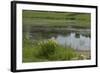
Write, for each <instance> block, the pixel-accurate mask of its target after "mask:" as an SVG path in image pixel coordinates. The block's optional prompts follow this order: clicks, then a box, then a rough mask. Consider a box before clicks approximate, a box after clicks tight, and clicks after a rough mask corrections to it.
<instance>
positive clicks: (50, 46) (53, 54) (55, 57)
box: [23, 39, 80, 62]
mask: <svg viewBox="0 0 100 73" xmlns="http://www.w3.org/2000/svg"><path fill="white" fill-rule="evenodd" d="M34 43H35V44H34ZM34 43H32V42H31V41H29V40H24V45H23V62H45V61H65V60H74V58H75V59H76V60H77V59H80V58H79V54H77V53H76V52H75V50H74V49H72V48H70V47H66V48H65V47H63V46H62V45H60V44H59V43H57V42H56V41H55V40H52V39H48V40H40V41H38V42H37V41H36V42H34Z"/></svg>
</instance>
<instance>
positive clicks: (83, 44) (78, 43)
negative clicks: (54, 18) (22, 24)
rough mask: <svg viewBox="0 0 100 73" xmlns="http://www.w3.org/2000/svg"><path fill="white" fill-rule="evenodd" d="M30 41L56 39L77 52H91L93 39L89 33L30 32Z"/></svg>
mask: <svg viewBox="0 0 100 73" xmlns="http://www.w3.org/2000/svg"><path fill="white" fill-rule="evenodd" d="M29 38H30V40H33V41H34V40H37V41H38V40H40V39H55V40H56V41H57V42H58V43H59V44H61V45H63V46H65V47H66V46H69V47H71V48H74V49H76V50H90V48H91V47H90V46H91V45H90V44H91V37H90V33H89V32H82V31H81V32H72V31H68V32H42V31H41V32H30V33H29Z"/></svg>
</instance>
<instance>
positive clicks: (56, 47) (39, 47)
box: [22, 10, 91, 63]
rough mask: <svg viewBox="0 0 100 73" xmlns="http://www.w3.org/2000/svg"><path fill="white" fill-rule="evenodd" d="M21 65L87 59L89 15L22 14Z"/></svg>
mask: <svg viewBox="0 0 100 73" xmlns="http://www.w3.org/2000/svg"><path fill="white" fill-rule="evenodd" d="M22 24H23V25H22V27H23V30H22V31H23V36H22V38H23V39H22V43H23V49H22V60H23V62H25V63H27V62H47V61H70V60H88V59H91V15H90V13H76V12H55V11H32V10H23V12H22Z"/></svg>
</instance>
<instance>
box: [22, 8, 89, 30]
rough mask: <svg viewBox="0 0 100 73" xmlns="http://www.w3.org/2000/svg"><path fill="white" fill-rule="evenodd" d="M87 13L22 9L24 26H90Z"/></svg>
mask: <svg viewBox="0 0 100 73" xmlns="http://www.w3.org/2000/svg"><path fill="white" fill-rule="evenodd" d="M90 18H91V17H90V14H89V13H75V12H47V11H45V12H43V11H31V10H23V24H24V25H25V26H29V25H30V26H49V27H50V26H58V27H60V26H64V27H65V26H66V27H67V26H80V27H88V28H90V24H91V23H90V22H91V21H90Z"/></svg>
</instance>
